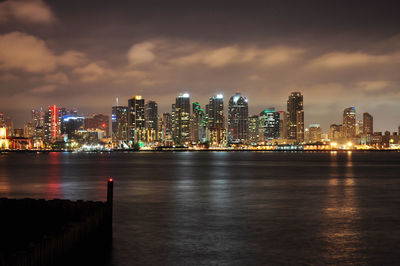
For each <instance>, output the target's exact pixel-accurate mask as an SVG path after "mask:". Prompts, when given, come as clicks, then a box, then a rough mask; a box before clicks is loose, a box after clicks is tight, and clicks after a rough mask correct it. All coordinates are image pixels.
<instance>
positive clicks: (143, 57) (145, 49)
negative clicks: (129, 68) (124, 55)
mask: <svg viewBox="0 0 400 266" xmlns="http://www.w3.org/2000/svg"><path fill="white" fill-rule="evenodd" d="M155 47H156V44H155V43H153V42H150V41H148V42H143V43H138V44H135V45H132V47H131V48H130V49H129V51H128V60H129V63H130V64H131V65H142V64H148V63H151V62H153V61H154V60H155V58H156V55H155V54H154V52H153V49H154V48H155Z"/></svg>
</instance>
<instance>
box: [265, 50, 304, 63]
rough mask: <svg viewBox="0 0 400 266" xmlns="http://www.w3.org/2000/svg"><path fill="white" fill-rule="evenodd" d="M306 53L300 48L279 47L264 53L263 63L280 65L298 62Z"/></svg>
mask: <svg viewBox="0 0 400 266" xmlns="http://www.w3.org/2000/svg"><path fill="white" fill-rule="evenodd" d="M304 52H305V51H304V50H303V49H300V48H295V47H288V46H277V47H272V48H268V49H266V50H265V51H263V52H262V53H264V56H262V63H263V64H265V65H271V66H273V65H280V64H286V63H290V62H293V61H295V60H297V59H298V58H299V57H300V56H301V55H302V54H303V53H304Z"/></svg>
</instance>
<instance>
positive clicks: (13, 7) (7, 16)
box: [0, 0, 56, 24]
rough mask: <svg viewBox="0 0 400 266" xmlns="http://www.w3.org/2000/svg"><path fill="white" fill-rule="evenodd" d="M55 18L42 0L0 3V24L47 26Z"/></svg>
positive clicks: (12, 0) (14, 0)
mask: <svg viewBox="0 0 400 266" xmlns="http://www.w3.org/2000/svg"><path fill="white" fill-rule="evenodd" d="M55 20H56V19H55V16H54V14H53V12H52V11H51V9H50V7H49V6H48V5H47V4H46V3H45V2H44V1H42V0H8V1H5V2H3V3H0V22H9V21H18V22H21V23H39V24H49V23H52V22H54V21H55Z"/></svg>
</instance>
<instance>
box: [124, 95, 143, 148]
mask: <svg viewBox="0 0 400 266" xmlns="http://www.w3.org/2000/svg"><path fill="white" fill-rule="evenodd" d="M144 114H145V111H144V98H143V97H142V96H139V95H137V96H135V97H133V98H131V99H129V100H128V138H129V141H130V143H131V144H134V143H138V142H140V141H143V139H144V137H145V116H144Z"/></svg>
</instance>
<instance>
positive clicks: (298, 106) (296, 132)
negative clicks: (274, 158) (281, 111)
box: [287, 92, 304, 142]
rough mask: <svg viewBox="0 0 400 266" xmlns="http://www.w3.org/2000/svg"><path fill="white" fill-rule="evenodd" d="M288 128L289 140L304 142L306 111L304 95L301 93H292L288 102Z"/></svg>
mask: <svg viewBox="0 0 400 266" xmlns="http://www.w3.org/2000/svg"><path fill="white" fill-rule="evenodd" d="M287 127H288V139H295V140H297V141H298V142H302V141H303V140H304V110H303V95H301V93H300V92H292V93H291V94H290V95H289V99H288V101H287Z"/></svg>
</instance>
